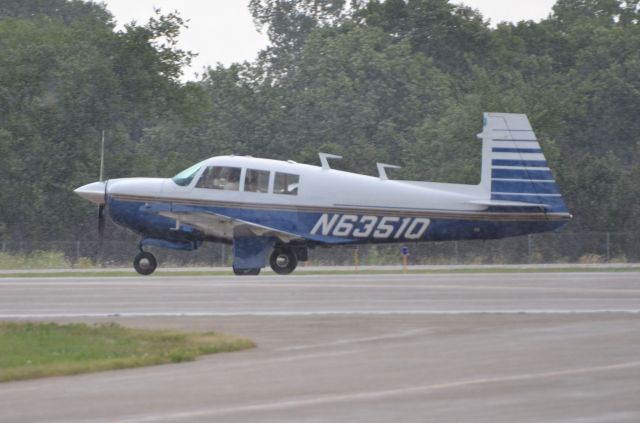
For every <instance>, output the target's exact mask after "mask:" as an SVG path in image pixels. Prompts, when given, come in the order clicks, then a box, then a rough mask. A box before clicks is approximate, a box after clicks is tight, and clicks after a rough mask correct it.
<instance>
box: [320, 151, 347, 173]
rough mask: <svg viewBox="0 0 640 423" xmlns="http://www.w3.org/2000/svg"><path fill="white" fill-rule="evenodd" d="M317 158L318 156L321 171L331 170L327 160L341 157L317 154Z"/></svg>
mask: <svg viewBox="0 0 640 423" xmlns="http://www.w3.org/2000/svg"><path fill="white" fill-rule="evenodd" d="M318 156H320V163H321V164H322V169H323V170H329V169H331V166H330V165H329V159H341V158H342V156H336V155H335V154H327V153H318Z"/></svg>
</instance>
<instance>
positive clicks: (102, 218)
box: [96, 204, 106, 265]
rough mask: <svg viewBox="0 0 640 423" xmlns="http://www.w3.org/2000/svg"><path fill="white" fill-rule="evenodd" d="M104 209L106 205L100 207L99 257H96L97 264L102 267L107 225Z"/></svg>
mask: <svg viewBox="0 0 640 423" xmlns="http://www.w3.org/2000/svg"><path fill="white" fill-rule="evenodd" d="M104 209H105V205H104V204H100V206H98V256H97V257H96V264H98V265H102V256H103V253H104V243H103V241H104V225H105V223H106V218H105V215H104Z"/></svg>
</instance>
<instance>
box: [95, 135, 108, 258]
mask: <svg viewBox="0 0 640 423" xmlns="http://www.w3.org/2000/svg"><path fill="white" fill-rule="evenodd" d="M100 182H104V129H103V130H102V147H101V148H100ZM106 191H107V188H106V185H105V201H104V202H103V203H102V204H100V205H99V206H98V256H97V257H96V263H97V264H100V265H101V264H102V257H103V256H104V225H105V223H106V222H105V216H104V210H105V206H106Z"/></svg>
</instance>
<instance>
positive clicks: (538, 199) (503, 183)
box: [478, 113, 568, 213]
mask: <svg viewBox="0 0 640 423" xmlns="http://www.w3.org/2000/svg"><path fill="white" fill-rule="evenodd" d="M478 136H479V137H480V138H482V141H483V145H482V178H481V182H480V185H481V186H482V187H483V188H484V190H485V192H487V193H489V192H490V193H491V203H495V204H503V205H505V206H506V205H512V206H518V205H522V206H524V207H527V206H533V205H537V206H538V207H543V208H544V209H545V210H546V211H547V212H548V213H568V210H567V207H566V206H565V204H564V200H563V199H562V195H561V194H560V191H559V189H558V186H557V185H556V181H555V178H554V177H553V174H552V173H551V169H549V166H548V164H547V160H546V158H545V157H544V154H543V152H542V149H541V147H540V144H539V142H538V139H537V138H536V135H535V133H534V132H533V129H532V128H531V124H530V123H529V119H527V116H526V115H523V114H510V113H485V114H484V130H483V132H482V133H481V134H479V135H478Z"/></svg>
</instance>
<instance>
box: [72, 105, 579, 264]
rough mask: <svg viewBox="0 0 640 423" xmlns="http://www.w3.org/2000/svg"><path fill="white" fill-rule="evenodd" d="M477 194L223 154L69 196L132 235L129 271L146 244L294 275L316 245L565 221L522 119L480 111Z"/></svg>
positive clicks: (501, 232)
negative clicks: (203, 248) (210, 252)
mask: <svg viewBox="0 0 640 423" xmlns="http://www.w3.org/2000/svg"><path fill="white" fill-rule="evenodd" d="M478 138H480V139H481V140H482V143H483V145H482V170H481V172H482V175H481V180H480V184H479V185H460V184H444V183H433V182H417V181H401V180H390V179H389V178H388V177H387V174H386V168H390V167H394V166H390V165H386V164H383V163H378V172H379V176H378V177H373V176H365V175H359V174H354V173H349V172H343V171H339V170H335V169H331V167H330V165H329V159H332V158H339V157H338V156H332V155H329V154H324V153H320V161H321V164H322V166H320V167H318V166H310V165H306V164H298V163H296V162H293V161H278V160H267V159H258V158H253V157H244V156H221V157H212V158H210V159H207V160H204V161H202V162H200V163H198V164H196V165H194V166H191V167H190V168H188V169H186V170H185V171H183V172H180V173H179V174H177V175H176V176H174V177H173V178H171V179H163V178H125V179H113V180H108V181H106V182H94V183H91V184H88V185H85V186H82V187H80V188H78V189H76V190H75V192H76V193H77V194H79V195H80V196H82V197H84V198H86V199H88V200H91V201H93V202H94V203H97V204H99V205H100V213H99V227H100V228H103V227H104V218H105V217H104V211H105V208H106V210H107V211H108V213H109V215H110V216H111V218H112V219H113V220H114V221H115V222H116V223H117V224H120V225H122V226H125V227H127V228H129V229H131V230H133V231H134V232H136V233H138V234H139V235H140V236H141V241H140V244H139V248H140V253H139V254H138V255H137V256H136V257H135V259H134V267H135V269H136V270H137V271H138V272H139V273H141V274H143V275H148V274H151V273H152V272H153V271H154V270H155V269H156V266H157V262H156V259H155V257H154V256H153V255H152V254H151V253H149V252H147V251H145V250H144V248H145V247H147V246H156V247H165V248H173V249H180V250H194V249H197V248H198V247H199V246H200V245H201V244H202V243H203V242H205V241H213V242H225V243H231V244H233V271H234V272H235V274H237V275H257V274H258V273H260V270H261V269H262V268H263V267H265V266H266V263H267V259H268V260H269V263H270V265H271V268H272V269H273V270H274V271H275V272H276V273H279V274H288V273H291V272H292V271H293V270H294V269H295V268H296V266H297V264H298V262H300V261H306V260H307V258H308V250H309V249H310V248H313V247H315V246H334V245H345V244H365V243H392V242H397V243H404V242H407V241H445V240H468V239H496V238H503V237H508V236H517V235H524V234H530V233H538V232H545V231H551V230H555V229H557V228H559V227H561V226H563V225H564V224H565V223H567V222H568V221H569V220H570V219H571V217H572V216H571V214H570V213H569V211H568V210H567V208H566V206H565V204H564V202H563V200H562V196H561V195H560V192H559V190H558V187H557V185H556V182H555V180H554V177H553V175H552V173H551V170H550V169H549V167H548V165H547V161H546V159H545V157H544V155H543V153H542V150H541V148H540V144H539V143H538V140H537V139H536V136H535V134H534V132H533V130H532V129H531V125H530V124H529V120H528V119H527V116H526V115H522V114H506V113H485V114H484V129H483V132H482V133H481V134H478Z"/></svg>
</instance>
